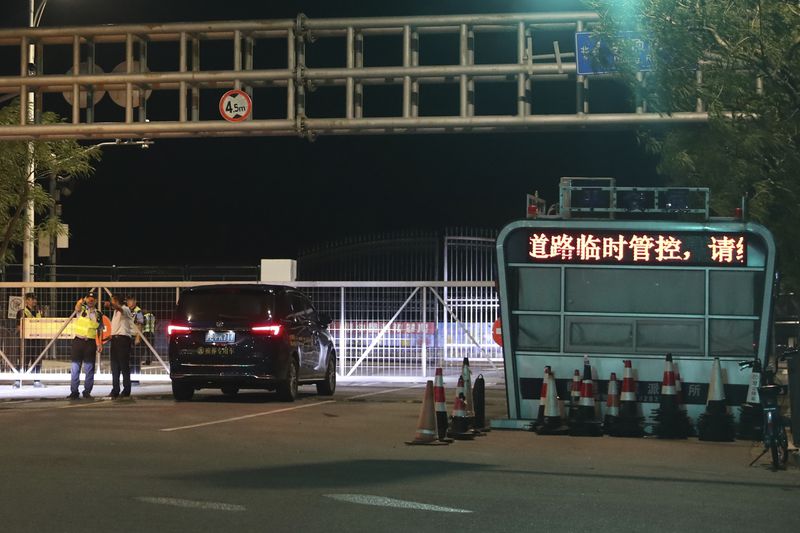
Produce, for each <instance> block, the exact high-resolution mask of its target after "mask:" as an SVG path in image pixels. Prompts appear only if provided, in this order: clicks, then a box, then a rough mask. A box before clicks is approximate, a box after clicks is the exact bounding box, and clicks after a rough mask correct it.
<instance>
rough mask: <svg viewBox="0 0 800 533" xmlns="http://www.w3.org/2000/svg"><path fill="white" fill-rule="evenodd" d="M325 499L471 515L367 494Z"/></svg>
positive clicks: (341, 495) (331, 496) (329, 495)
mask: <svg viewBox="0 0 800 533" xmlns="http://www.w3.org/2000/svg"><path fill="white" fill-rule="evenodd" d="M325 497H326V498H331V499H333V500H338V501H340V502H347V503H358V504H361V505H374V506H376V507H393V508H395V509H411V510H415V511H436V512H439V513H471V512H472V511H470V510H467V509H455V508H453V507H440V506H438V505H430V504H427V503H419V502H409V501H406V500H395V499H394V498H384V497H383V496H371V495H369V494H326V495H325Z"/></svg>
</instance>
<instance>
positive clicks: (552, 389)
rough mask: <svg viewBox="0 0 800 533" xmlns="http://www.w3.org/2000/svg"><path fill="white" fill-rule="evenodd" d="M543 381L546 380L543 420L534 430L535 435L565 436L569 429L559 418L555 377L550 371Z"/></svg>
mask: <svg viewBox="0 0 800 533" xmlns="http://www.w3.org/2000/svg"><path fill="white" fill-rule="evenodd" d="M547 368H550V367H547ZM545 379H546V380H547V383H546V384H547V388H546V389H545V393H546V394H547V397H546V398H545V400H544V418H543V421H542V423H541V424H540V425H539V426H538V427H537V428H536V433H538V434H539V435H566V434H567V433H568V432H569V428H568V427H567V426H565V425H564V420H563V419H562V418H561V408H560V406H559V401H558V390H557V389H556V376H555V374H553V372H552V371H550V372H548V373H547V374H545Z"/></svg>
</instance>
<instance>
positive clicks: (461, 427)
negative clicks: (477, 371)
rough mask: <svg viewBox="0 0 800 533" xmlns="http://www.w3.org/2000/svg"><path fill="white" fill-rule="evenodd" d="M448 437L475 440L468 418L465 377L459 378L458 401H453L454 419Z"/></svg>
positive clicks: (451, 420)
mask: <svg viewBox="0 0 800 533" xmlns="http://www.w3.org/2000/svg"><path fill="white" fill-rule="evenodd" d="M447 436H448V437H451V438H454V439H459V440H464V439H473V438H475V433H474V432H473V431H472V429H471V428H470V424H469V419H468V418H467V406H466V400H465V399H464V376H459V377H458V385H457V387H456V399H455V400H454V401H453V417H452V418H451V419H450V425H449V427H448V430H447Z"/></svg>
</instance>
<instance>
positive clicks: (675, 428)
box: [653, 353, 692, 439]
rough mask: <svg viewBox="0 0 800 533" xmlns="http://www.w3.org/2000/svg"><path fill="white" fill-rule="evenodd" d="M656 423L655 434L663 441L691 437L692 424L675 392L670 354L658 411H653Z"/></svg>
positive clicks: (673, 368)
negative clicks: (681, 407)
mask: <svg viewBox="0 0 800 533" xmlns="http://www.w3.org/2000/svg"><path fill="white" fill-rule="evenodd" d="M653 414H654V416H653V418H654V419H655V421H656V425H655V434H656V435H657V436H658V437H660V438H662V439H685V438H687V437H688V436H689V432H690V431H691V428H692V423H691V422H690V421H689V417H687V416H686V411H681V410H680V406H679V405H678V396H677V392H676V390H675V367H674V366H673V364H672V354H671V353H668V354H667V357H666V362H665V363H664V378H663V380H662V382H661V399H660V405H659V408H658V409H654V410H653Z"/></svg>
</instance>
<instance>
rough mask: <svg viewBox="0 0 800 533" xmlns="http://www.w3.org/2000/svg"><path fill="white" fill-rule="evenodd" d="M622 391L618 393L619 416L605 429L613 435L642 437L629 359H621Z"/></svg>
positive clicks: (641, 418)
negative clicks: (622, 364) (622, 366)
mask: <svg viewBox="0 0 800 533" xmlns="http://www.w3.org/2000/svg"><path fill="white" fill-rule="evenodd" d="M623 362H624V364H625V368H624V369H623V371H622V392H621V393H620V398H619V400H620V402H619V417H618V418H617V420H615V421H614V423H613V424H612V425H611V427H607V428H606V431H607V432H608V434H609V435H612V436H614V437H643V436H644V429H642V422H643V421H644V417H641V416H639V404H638V403H637V402H636V381H635V380H634V379H633V366H632V364H631V361H630V360H626V361H623Z"/></svg>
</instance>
